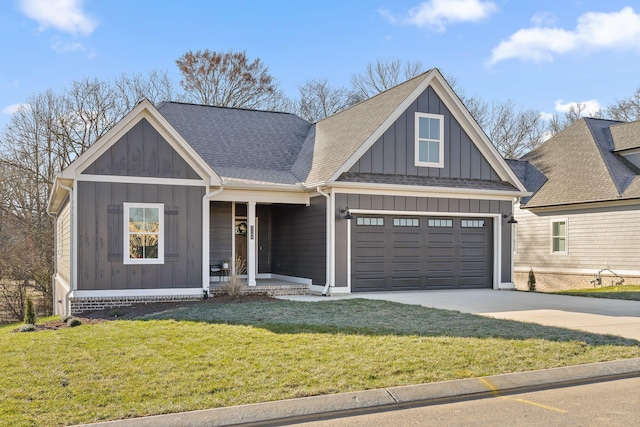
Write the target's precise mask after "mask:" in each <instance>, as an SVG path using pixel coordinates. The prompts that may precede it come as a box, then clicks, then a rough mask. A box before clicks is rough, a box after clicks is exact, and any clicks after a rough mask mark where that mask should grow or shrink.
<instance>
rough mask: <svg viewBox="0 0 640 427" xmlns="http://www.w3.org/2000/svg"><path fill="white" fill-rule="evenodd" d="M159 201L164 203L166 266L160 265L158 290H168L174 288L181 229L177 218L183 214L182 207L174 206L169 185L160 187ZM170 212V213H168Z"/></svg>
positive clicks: (158, 267)
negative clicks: (174, 268)
mask: <svg viewBox="0 0 640 427" xmlns="http://www.w3.org/2000/svg"><path fill="white" fill-rule="evenodd" d="M158 200H161V201H163V202H164V204H165V205H164V210H165V215H164V260H165V262H164V264H162V265H158V266H157V269H158V280H157V283H158V288H160V289H166V288H171V287H173V286H174V273H173V267H174V265H175V261H176V259H177V257H179V256H180V254H179V253H178V248H177V243H178V238H179V237H178V236H180V234H181V233H180V228H179V225H178V221H177V217H178V215H179V214H180V213H181V212H180V207H179V206H175V205H174V204H173V189H172V187H171V186H168V185H160V186H158ZM168 212H170V213H168Z"/></svg>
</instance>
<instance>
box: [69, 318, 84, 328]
mask: <svg viewBox="0 0 640 427" xmlns="http://www.w3.org/2000/svg"><path fill="white" fill-rule="evenodd" d="M67 325H69V327H70V328H75V327H76V326H80V325H82V320H80V319H78V318H77V317H73V318H71V319H69V321H68V322H67Z"/></svg>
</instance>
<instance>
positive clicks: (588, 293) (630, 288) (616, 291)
mask: <svg viewBox="0 0 640 427" xmlns="http://www.w3.org/2000/svg"><path fill="white" fill-rule="evenodd" d="M553 293H555V294H560V295H574V296H579V297H593V298H611V299H626V300H632V301H640V285H621V286H603V287H601V288H586V289H571V290H568V291H558V292H553Z"/></svg>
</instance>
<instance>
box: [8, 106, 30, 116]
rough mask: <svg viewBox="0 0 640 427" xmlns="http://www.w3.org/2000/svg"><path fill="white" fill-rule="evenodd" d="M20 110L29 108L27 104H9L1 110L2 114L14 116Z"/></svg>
mask: <svg viewBox="0 0 640 427" xmlns="http://www.w3.org/2000/svg"><path fill="white" fill-rule="evenodd" d="M22 108H29V104H11V105H7V106H6V107H4V108H3V109H2V114H14V113H17V112H18V111H20V110H21V109H22Z"/></svg>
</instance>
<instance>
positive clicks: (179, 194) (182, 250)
mask: <svg viewBox="0 0 640 427" xmlns="http://www.w3.org/2000/svg"><path fill="white" fill-rule="evenodd" d="M188 199H189V198H188V192H187V191H185V189H184V188H182V187H177V186H176V187H173V204H174V205H175V206H178V207H179V208H180V215H179V218H178V223H179V224H180V225H179V227H180V230H181V231H182V230H185V231H184V232H182V233H180V234H179V239H178V245H177V246H178V259H177V261H176V262H175V267H174V268H175V274H176V280H177V281H182V282H183V283H181V284H180V286H186V285H187V284H188V283H185V282H187V279H188V266H187V263H188V259H187V257H188V256H189V251H188V248H187V239H188V238H189V237H190V236H189V233H187V232H186V228H185V227H186V225H187V223H188V218H187V203H188Z"/></svg>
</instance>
